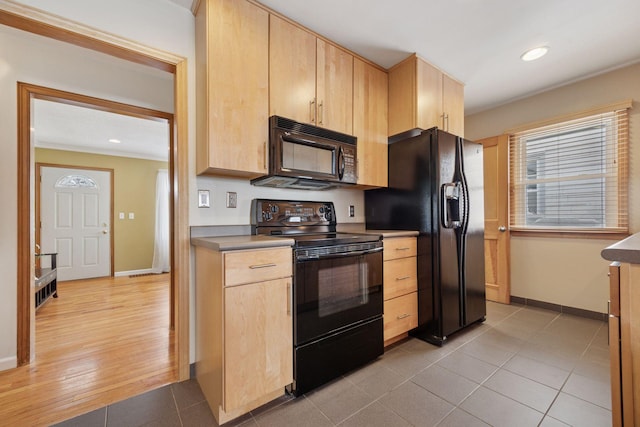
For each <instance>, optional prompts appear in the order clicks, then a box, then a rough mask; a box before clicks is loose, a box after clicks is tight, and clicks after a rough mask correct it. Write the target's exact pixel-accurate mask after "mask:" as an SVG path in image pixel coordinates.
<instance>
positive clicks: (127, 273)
mask: <svg viewBox="0 0 640 427" xmlns="http://www.w3.org/2000/svg"><path fill="white" fill-rule="evenodd" d="M151 273H153V271H151V269H150V268H143V269H142V270H129V271H116V272H115V273H113V276H114V277H122V276H133V275H135V274H151Z"/></svg>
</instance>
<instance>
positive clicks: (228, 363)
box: [196, 247, 293, 424]
mask: <svg viewBox="0 0 640 427" xmlns="http://www.w3.org/2000/svg"><path fill="white" fill-rule="evenodd" d="M291 258H292V255H291V248H289V247H286V248H275V249H274V248H270V249H259V250H246V251H226V252H220V251H215V250H211V249H208V248H204V247H196V331H197V333H196V377H197V380H198V383H199V384H200V388H201V389H202V391H203V393H204V395H205V397H206V399H207V401H208V403H209V406H210V407H211V410H212V412H213V414H214V417H215V418H216V421H217V422H218V424H223V423H225V422H228V421H231V420H233V419H235V418H237V417H239V416H241V415H244V414H246V413H248V412H249V411H251V410H252V409H255V408H257V407H259V406H261V405H263V404H265V403H267V402H269V401H271V400H274V399H276V398H278V397H280V396H282V395H283V394H284V392H285V387H286V386H287V385H289V384H291V382H292V381H293V356H292V355H293V337H292V334H293V320H292V311H291V310H292V305H291V304H292V301H291V297H292V294H291V292H292V289H291V286H292V281H291V272H292V267H291ZM283 276H284V277H283Z"/></svg>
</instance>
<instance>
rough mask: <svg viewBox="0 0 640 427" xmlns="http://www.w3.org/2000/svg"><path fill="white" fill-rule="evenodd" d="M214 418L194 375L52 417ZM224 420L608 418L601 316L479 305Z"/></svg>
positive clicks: (149, 421)
mask: <svg viewBox="0 0 640 427" xmlns="http://www.w3.org/2000/svg"><path fill="white" fill-rule="evenodd" d="M140 425H153V426H215V425H216V422H215V420H214V418H213V416H212V415H211V412H210V410H209V408H208V406H207V404H206V402H205V401H204V397H203V396H202V392H201V391H200V388H199V386H198V384H197V382H195V380H191V381H186V382H183V383H177V384H172V385H170V386H166V387H163V388H160V389H157V390H153V391H151V392H148V393H145V394H143V395H140V396H136V397H134V398H131V399H128V400H125V401H123V402H118V403H115V404H113V405H109V406H108V407H106V408H102V409H100V410H97V411H94V412H91V413H88V414H85V415H83V416H80V417H77V418H74V419H72V420H69V421H66V422H63V423H61V424H58V426H61V427H62V426H82V427H90V426H118V427H122V426H140ZM228 425H234V426H237V425H243V426H286V425H289V426H303V425H304V426H311V427H314V426H334V425H339V426H345V427H346V426H367V427H369V426H384V427H389V426H412V425H413V426H440V427H445V426H464V427H471V426H487V425H489V426H518V427H523V426H543V427H551V426H565V425H570V426H581V427H587V426H610V425H611V398H610V389H609V353H608V345H607V325H606V323H604V322H601V321H598V320H591V319H586V318H581V317H575V316H571V315H567V314H559V313H556V312H552V311H547V310H543V309H537V308H531V307H524V306H520V305H502V304H496V303H488V304H487V320H486V322H485V323H484V324H480V325H477V326H474V327H472V328H470V329H468V330H466V331H464V332H462V333H459V334H456V335H454V336H452V337H451V340H450V341H449V342H448V343H447V344H445V345H444V346H443V347H436V346H432V345H430V344H427V343H425V342H422V341H420V340H416V339H409V340H406V341H403V342H401V343H399V344H397V345H395V346H393V347H392V348H390V349H388V350H387V351H386V352H385V354H384V356H382V357H381V358H379V359H378V360H376V361H375V362H372V363H371V364H369V365H367V366H365V367H363V368H361V369H359V370H357V371H355V372H352V373H350V374H349V375H346V376H344V377H342V378H339V379H338V380H336V381H333V382H331V383H329V384H327V385H325V386H323V387H321V388H319V389H317V390H314V391H313V392H311V393H308V394H306V395H305V396H302V397H299V398H297V399H292V398H290V397H283V398H281V399H279V400H277V401H275V402H272V403H271V404H268V405H266V406H265V407H262V408H259V409H257V410H255V411H252V412H251V413H250V414H247V415H246V416H244V417H242V418H241V419H239V420H236V421H234V422H231V423H229V424H228Z"/></svg>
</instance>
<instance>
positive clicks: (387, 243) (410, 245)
mask: <svg viewBox="0 0 640 427" xmlns="http://www.w3.org/2000/svg"><path fill="white" fill-rule="evenodd" d="M382 242H383V244H384V254H383V259H384V260H385V261H387V260H390V259H398V258H407V257H410V256H416V254H417V252H418V251H417V243H416V238H415V237H396V238H392V239H384V240H383V241H382Z"/></svg>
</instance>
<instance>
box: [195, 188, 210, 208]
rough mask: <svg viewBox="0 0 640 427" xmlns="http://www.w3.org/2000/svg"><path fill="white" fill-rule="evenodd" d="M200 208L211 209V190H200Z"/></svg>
mask: <svg viewBox="0 0 640 427" xmlns="http://www.w3.org/2000/svg"><path fill="white" fill-rule="evenodd" d="M198 207H199V208H208V207H210V202H209V190H198Z"/></svg>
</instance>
